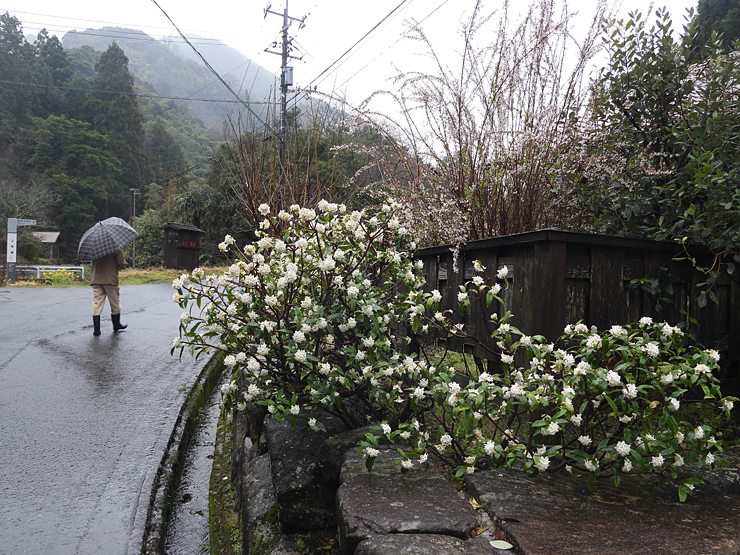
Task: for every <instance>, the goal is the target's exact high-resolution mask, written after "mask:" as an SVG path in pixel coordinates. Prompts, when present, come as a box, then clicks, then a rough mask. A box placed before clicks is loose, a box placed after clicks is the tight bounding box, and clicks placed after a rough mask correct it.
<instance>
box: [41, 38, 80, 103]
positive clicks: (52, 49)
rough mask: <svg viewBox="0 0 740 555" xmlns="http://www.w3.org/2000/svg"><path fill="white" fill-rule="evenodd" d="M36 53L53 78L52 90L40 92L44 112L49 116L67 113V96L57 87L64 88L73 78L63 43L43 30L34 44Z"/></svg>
mask: <svg viewBox="0 0 740 555" xmlns="http://www.w3.org/2000/svg"><path fill="white" fill-rule="evenodd" d="M34 46H35V47H36V52H37V55H38V58H39V60H40V61H41V63H43V64H44V66H46V69H47V71H48V72H49V74H50V76H51V84H52V85H53V87H52V88H48V89H44V90H42V91H40V92H39V100H40V101H41V102H42V104H43V106H44V110H45V111H46V112H47V113H49V114H62V113H66V111H67V109H66V95H65V93H64V91H62V90H60V89H58V88H57V87H64V86H66V85H67V84H68V82H69V79H70V78H71V76H72V70H71V69H70V67H69V60H68V59H67V54H66V53H65V51H64V48H62V43H61V42H59V39H58V38H57V37H56V36H54V35H51V36H50V35H49V33H48V31H47V30H46V29H42V30H41V31H40V32H39V34H38V37H37V38H36V41H35V42H34Z"/></svg>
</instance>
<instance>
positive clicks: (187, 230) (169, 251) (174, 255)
mask: <svg viewBox="0 0 740 555" xmlns="http://www.w3.org/2000/svg"><path fill="white" fill-rule="evenodd" d="M163 229H164V265H165V267H166V268H177V269H179V270H193V269H194V268H196V267H198V258H199V256H200V240H201V238H202V237H203V235H204V234H205V231H203V230H202V229H198V228H197V227H195V226H194V225H188V224H178V223H174V222H170V223H168V224H167V225H165V226H163Z"/></svg>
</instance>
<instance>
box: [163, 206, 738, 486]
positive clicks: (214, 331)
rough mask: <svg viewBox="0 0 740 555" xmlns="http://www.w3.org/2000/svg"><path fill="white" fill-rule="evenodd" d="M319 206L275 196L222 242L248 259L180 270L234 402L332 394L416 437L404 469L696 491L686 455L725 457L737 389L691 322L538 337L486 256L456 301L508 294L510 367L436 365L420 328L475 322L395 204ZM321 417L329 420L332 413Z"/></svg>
mask: <svg viewBox="0 0 740 555" xmlns="http://www.w3.org/2000/svg"><path fill="white" fill-rule="evenodd" d="M317 208H318V210H317V211H314V210H311V209H306V208H300V207H298V206H294V207H292V208H291V210H290V212H287V213H286V212H281V213H279V214H278V215H277V216H274V217H272V218H271V217H269V208H268V207H267V206H265V205H263V206H261V207H260V212H261V213H262V215H263V216H264V217H265V219H264V220H263V222H262V223H261V231H260V234H259V235H260V238H259V240H258V241H257V242H256V243H254V244H251V245H247V246H246V247H245V248H244V249H243V250H239V249H238V248H237V246H236V245H234V242H233V240H232V239H231V238H230V237H228V236H227V237H226V239H225V240H224V242H223V243H222V244H221V246H220V248H221V249H222V250H223V251H224V252H228V253H229V254H230V255H232V256H233V257H234V261H233V264H232V265H231V267H230V268H229V269H228V271H227V272H226V273H224V274H223V275H221V276H215V275H210V276H206V275H204V272H203V271H202V270H199V269H196V270H194V271H193V273H192V275H187V274H185V275H183V276H181V277H180V278H178V279H176V280H175V281H174V282H173V286H174V287H175V289H176V290H177V291H176V292H175V294H174V300H175V301H176V302H178V303H179V304H180V305H181V307H182V308H184V309H186V311H185V312H184V313H183V315H182V318H181V326H180V332H181V333H180V336H179V337H177V338H176V339H175V340H174V342H173V351H175V350H177V349H180V350H182V349H185V348H189V350H190V352H191V354H193V355H195V356H199V355H201V354H204V353H209V352H211V351H212V350H217V351H222V352H224V353H225V355H226V356H225V359H224V363H225V364H226V366H227V367H229V368H230V370H231V381H230V382H229V383H228V384H227V385H226V386H224V388H223V394H224V403H225V404H226V406H227V407H236V408H237V409H244V408H245V407H246V403H247V402H254V403H257V404H259V405H263V406H266V407H267V409H268V410H269V412H270V413H272V414H274V415H275V416H276V417H277V418H283V417H285V416H288V417H294V416H295V415H297V414H299V413H300V412H301V411H303V410H304V409H305V408H307V407H319V408H321V409H322V410H323V411H325V412H327V413H330V414H334V415H336V416H338V417H340V418H342V419H343V420H344V421H345V422H346V423H347V424H348V425H350V426H353V427H359V426H362V425H365V424H367V423H375V424H379V425H380V428H379V430H380V433H381V435H383V436H385V437H386V438H387V439H389V440H390V441H391V443H393V444H400V445H405V446H406V449H405V450H403V459H402V461H401V463H400V464H401V465H402V467H403V468H406V469H408V468H412V467H413V466H414V465H417V464H420V463H425V462H427V461H429V460H430V458H433V459H434V460H435V461H439V462H441V463H443V464H444V465H445V466H447V467H449V468H452V469H453V471H454V473H455V475H456V476H458V477H463V476H464V475H465V474H469V473H472V472H475V471H476V470H483V469H488V468H492V467H497V466H515V465H518V466H522V467H523V468H524V469H525V470H531V471H533V472H537V471H541V472H544V471H549V472H551V471H556V470H560V469H564V470H568V471H573V470H574V469H575V470H577V471H581V472H584V473H588V474H589V476H590V484H591V485H593V483H594V481H595V480H596V478H597V477H599V476H613V478H614V481H615V484H617V485H618V484H619V482H620V480H621V477H622V475H623V474H624V473H625V472H642V473H655V474H660V475H663V476H665V477H667V478H668V479H670V480H672V481H674V482H675V483H676V484H677V485H678V487H679V497H680V498H681V499H682V500H683V499H685V498H686V496H687V495H688V494H689V493H690V492H691V490H692V489H693V488H694V486H695V485H696V484H697V483H700V481H701V480H700V479H699V478H698V477H696V476H691V475H690V473H682V472H680V470H679V469H680V468H681V467H682V466H684V464H685V463H689V462H691V463H695V464H697V465H698V466H699V467H702V466H705V465H712V464H713V463H715V462H716V461H717V460H718V457H719V454H720V453H721V451H722V447H721V442H720V441H719V437H720V432H721V424H720V418H721V417H725V418H729V416H730V410H731V409H732V407H733V403H734V401H735V400H736V399H734V398H731V397H725V398H723V397H722V395H721V393H720V389H719V383H718V380H717V379H716V378H715V375H714V374H715V372H716V371H717V369H718V361H719V355H718V354H717V353H716V352H715V351H712V350H703V349H702V348H700V347H698V346H695V345H691V344H690V341H689V340H688V338H687V337H686V336H685V335H684V334H683V333H682V332H681V330H680V329H678V328H676V327H673V326H670V325H668V324H665V323H654V322H652V321H651V320H650V319H649V318H643V319H642V320H641V321H640V322H639V323H636V324H634V325H625V326H612V328H611V329H610V330H608V331H606V332H604V333H602V332H599V331H598V330H596V329H594V328H591V329H589V328H587V327H586V326H585V325H583V324H576V325H571V326H568V327H567V328H566V329H565V333H564V335H563V336H562V337H561V338H560V339H559V340H558V341H557V342H556V344H554V343H549V342H548V341H547V340H546V339H545V338H544V337H541V336H534V337H530V336H527V335H524V334H523V333H522V332H520V331H519V330H518V329H517V328H515V327H514V326H513V325H512V324H511V323H510V321H511V319H512V315H511V314H510V313H509V312H504V308H505V307H503V301H502V300H501V297H500V296H499V294H500V292H501V289H502V287H505V286H506V277H507V270H506V268H502V269H500V270H498V271H497V272H495V273H492V274H490V275H489V274H488V273H487V272H486V269H485V268H484V267H483V266H482V265H481V264H480V263H479V262H476V263H474V268H475V271H476V275H475V276H474V277H473V279H472V280H471V281H470V282H468V283H467V284H466V286H464V287H461V289H460V291H459V293H458V297H457V301H458V305H457V306H456V307H455V308H456V310H461V311H465V310H468V309H469V308H470V306H471V304H472V303H481V304H483V305H484V306H489V307H490V306H494V307H495V306H496V305H500V306H501V309H500V310H499V312H498V313H494V314H493V316H492V317H491V318H492V322H491V324H492V326H493V328H494V329H495V331H494V333H493V336H494V339H495V341H496V343H497V345H498V349H499V351H498V353H497V357H498V358H500V361H501V367H502V371H501V372H497V373H493V374H492V373H488V372H484V371H480V370H471V371H460V370H456V369H454V368H451V367H443V366H441V365H440V366H439V367H436V366H434V365H433V364H431V363H430V362H428V361H426V359H425V357H424V356H422V357H421V358H419V357H417V356H416V355H415V354H409V353H408V352H407V351H408V346H409V344H410V339H409V338H408V337H407V333H410V334H413V335H414V338H415V339H417V340H418V341H420V342H423V340H424V337H425V336H432V335H435V336H439V334H440V332H441V333H443V334H449V335H454V336H457V337H470V336H468V335H467V332H466V331H465V329H464V327H463V326H462V325H460V324H457V325H455V324H453V323H452V310H446V311H445V310H441V309H440V303H441V302H442V295H441V294H440V292H439V291H436V290H435V291H432V292H427V293H425V292H424V291H423V284H424V280H423V277H422V276H421V264H420V263H419V262H418V261H414V260H413V258H412V256H411V253H412V252H413V250H414V249H415V245H414V242H413V240H412V238H410V237H409V236H408V234H407V233H406V231H405V230H404V229H403V228H402V227H400V226H399V224H398V220H397V218H396V216H395V206H394V205H392V204H390V205H385V206H383V208H382V210H380V211H379V212H378V213H377V214H375V215H372V214H368V213H365V212H352V213H347V211H346V209H345V208H344V207H343V206H341V205H335V204H330V203H327V202H321V203H319V205H318V207H317ZM489 312H490V310H489ZM406 330H408V332H407V331H406ZM432 331H434V332H435V333H434V334H431V333H429V332H432ZM396 334H398V336H396ZM473 339H475V338H473ZM421 353H422V355H424V354H425V351H424V349H422V351H421ZM309 425H310V426H311V427H312V428H314V429H323V424H322V423H321V419H320V417H319V418H316V417H312V418H311V419H310V420H309ZM380 440H381V438H380V437H379V436H378V435H375V434H372V433H368V434H367V435H366V439H365V440H364V441H362V442H361V444H360V446H359V447H360V449H361V450H362V452H363V453H364V455H365V457H366V460H367V466H368V468H369V469H371V468H372V465H373V462H374V460H375V458H376V457H377V456H378V455H379V453H380V450H381V449H386V448H389V447H387V446H383V445H381V441H380Z"/></svg>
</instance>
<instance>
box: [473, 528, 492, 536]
mask: <svg viewBox="0 0 740 555" xmlns="http://www.w3.org/2000/svg"><path fill="white" fill-rule="evenodd" d="M486 530H488V526H481V527H480V528H476V529H475V530H473V531H472V532H470V535H471V536H472V537H476V536H480V535H481V534H482V533H483V532H485V531H486Z"/></svg>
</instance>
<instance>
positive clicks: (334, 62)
mask: <svg viewBox="0 0 740 555" xmlns="http://www.w3.org/2000/svg"><path fill="white" fill-rule="evenodd" d="M408 1H409V0H402V1H401V3H400V4H398V6H396V7H395V8H393V9H392V10H391V11H390V13H388V15H386V16H385V17H384V18H383V19H381V20H380V21H379V22H378V23H376V24H375V26H374V27H373V28H372V29H370V30H369V31H368V32H367V33H365V34H364V35H363V36H362V38H361V39H360V40H358V41H357V42H356V43H354V44H353V45H352V46H350V47H349V48H348V49H347V50H346V51H345V52H344V54H342V55H341V56H339V58H337V59H336V60H334V61H333V62H332V63H331V64H330V65H329V67H327V68H326V69H325V70H324V71H322V72H321V73H319V75H318V76H316V77H315V78H314V79H313V80H312V81H311V82H310V83H309V84H308V85H307V86H308V87H310V86H311V85H313V84H314V83H315V82H316V81H318V80H319V78H320V77H321V76H322V75H324V74H325V73H326V72H327V71H329V70H330V69H331V68H333V67H334V66H335V65H337V63H339V61H340V60H342V58H344V57H345V56H346V55H347V54H349V53H350V52H351V51H352V50H353V49H354V48H355V47H356V46H357V45H358V44H360V43H361V42H362V41H363V40H365V39H366V38H367V37H368V35H370V34H371V33H372V32H373V31H375V29H377V28H378V27H379V26H380V25H381V24H382V23H383V22H384V21H385V20H386V19H388V18H389V17H390V16H391V15H393V14H394V13H395V12H396V11H397V10H398V8H400V7H401V6H403V5H404V4H405V3H406V2H408Z"/></svg>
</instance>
